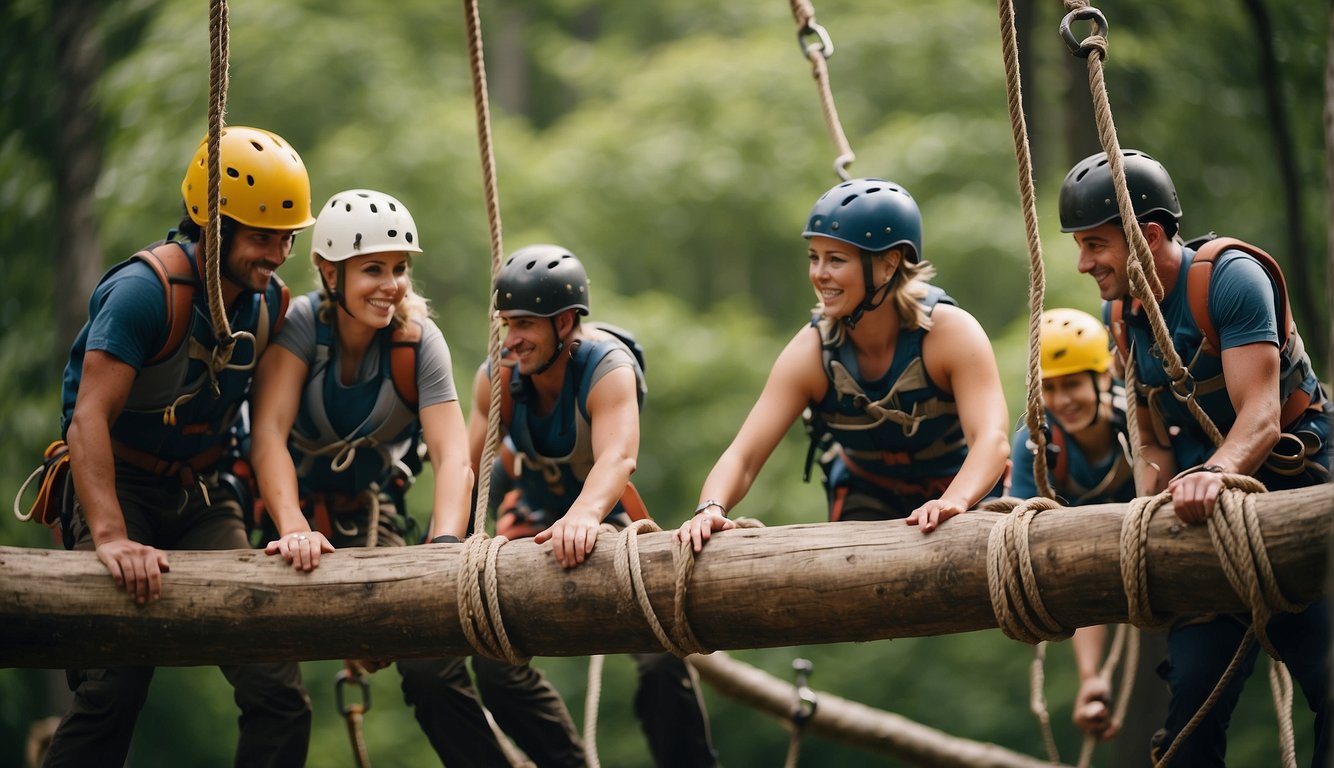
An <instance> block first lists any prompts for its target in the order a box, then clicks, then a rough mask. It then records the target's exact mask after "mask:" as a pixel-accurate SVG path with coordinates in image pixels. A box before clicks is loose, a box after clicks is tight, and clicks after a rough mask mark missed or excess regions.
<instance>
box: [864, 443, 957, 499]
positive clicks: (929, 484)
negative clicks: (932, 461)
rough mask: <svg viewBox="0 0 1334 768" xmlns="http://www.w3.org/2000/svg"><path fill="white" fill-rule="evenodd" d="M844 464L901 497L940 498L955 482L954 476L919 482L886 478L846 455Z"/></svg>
mask: <svg viewBox="0 0 1334 768" xmlns="http://www.w3.org/2000/svg"><path fill="white" fill-rule="evenodd" d="M843 463H844V465H845V466H847V468H848V471H849V472H851V473H852V474H853V475H855V476H857V477H858V478H860V479H862V480H866V481H867V482H870V483H873V484H875V485H878V486H880V487H881V488H884V489H885V490H887V491H890V492H891V493H897V494H900V495H907V494H920V495H922V496H925V497H926V498H928V499H932V498H938V497H940V496H942V495H943V494H944V493H945V491H946V490H947V489H948V488H949V486H950V482H951V481H953V480H954V477H953V476H944V477H923V478H919V479H917V480H900V479H899V478H897V477H886V476H885V475H878V474H876V473H874V472H870V471H867V470H866V469H863V468H862V467H859V466H857V462H856V461H854V460H853V459H852V457H850V456H848V455H847V454H846V453H845V454H844V455H843Z"/></svg>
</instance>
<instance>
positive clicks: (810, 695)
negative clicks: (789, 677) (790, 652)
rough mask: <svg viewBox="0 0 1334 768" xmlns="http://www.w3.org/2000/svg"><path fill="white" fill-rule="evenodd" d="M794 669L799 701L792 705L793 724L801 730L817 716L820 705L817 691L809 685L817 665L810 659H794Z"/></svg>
mask: <svg viewBox="0 0 1334 768" xmlns="http://www.w3.org/2000/svg"><path fill="white" fill-rule="evenodd" d="M792 670H793V671H794V672H796V675H797V682H796V688H797V703H796V704H795V705H794V706H793V707H792V715H791V718H792V724H793V725H795V726H796V727H797V730H801V729H802V728H805V727H806V723H808V722H810V720H811V718H812V717H815V710H816V708H817V707H818V706H819V703H820V702H819V700H818V698H817V697H816V695H815V691H813V690H811V688H810V686H809V685H807V684H806V683H807V681H808V680H809V679H810V676H811V673H812V672H814V671H815V665H814V664H812V663H811V662H810V661H809V660H808V659H793V660H792Z"/></svg>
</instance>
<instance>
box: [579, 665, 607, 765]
mask: <svg viewBox="0 0 1334 768" xmlns="http://www.w3.org/2000/svg"><path fill="white" fill-rule="evenodd" d="M606 659H607V657H606V656H603V655H602V654H600V653H598V654H594V655H592V656H589V657H588V691H587V693H585V694H584V760H585V762H586V763H587V766H588V768H602V760H601V759H600V758H599V757H598V704H599V703H600V702H601V701H602V666H603V662H604V661H606Z"/></svg>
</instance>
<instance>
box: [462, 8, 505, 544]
mask: <svg viewBox="0 0 1334 768" xmlns="http://www.w3.org/2000/svg"><path fill="white" fill-rule="evenodd" d="M463 5H464V18H465V20H466V23H467V30H468V69H469V71H470V72H471V74H472V92H473V107H474V108H475V110H476V113H477V143H478V149H479V153H480V155H481V160H482V187H483V189H484V191H485V194H486V220H487V225H488V229H489V231H490V234H491V285H492V298H491V307H492V311H491V312H490V325H489V328H490V335H489V337H488V339H489V340H488V343H487V359H488V360H490V361H491V410H490V412H489V413H488V414H487V420H486V445H485V447H484V448H483V450H482V460H481V463H480V464H479V465H478V468H479V470H478V471H479V473H480V474H481V477H479V478H478V479H477V507H476V509H475V510H474V511H473V532H474V535H485V532H486V507H487V504H488V502H489V501H490V498H491V465H492V463H493V462H494V461H495V456H496V446H497V445H498V444H499V442H500V399H501V391H500V390H501V385H500V318H499V317H498V316H497V315H496V313H495V311H494V307H495V289H494V286H495V284H496V276H497V275H498V274H499V273H500V265H501V261H502V260H503V258H504V254H505V245H504V236H503V231H502V228H501V223H500V191H499V189H498V188H497V185H496V157H495V151H494V149H493V146H492V140H491V108H490V97H489V96H488V92H487V86H486V61H485V55H484V51H483V49H482V19H481V14H480V13H479V12H478V10H477V0H464V4H463Z"/></svg>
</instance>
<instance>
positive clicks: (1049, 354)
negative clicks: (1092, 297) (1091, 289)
mask: <svg viewBox="0 0 1334 768" xmlns="http://www.w3.org/2000/svg"><path fill="white" fill-rule="evenodd" d="M1039 333H1040V336H1039V338H1040V339H1041V342H1042V361H1041V362H1042V378H1044V379H1046V378H1051V377H1053V376H1066V375H1068V374H1071V373H1080V372H1083V371H1095V372H1097V373H1103V372H1105V371H1106V370H1107V369H1108V368H1110V367H1111V365H1112V353H1111V350H1109V349H1108V347H1107V329H1106V328H1104V327H1103V324H1102V323H1100V322H1098V320H1097V319H1096V318H1094V317H1093V316H1092V315H1090V314H1088V313H1087V312H1080V311H1079V310H1077V309H1049V310H1047V311H1046V312H1043V313H1042V326H1041V329H1040V331H1039Z"/></svg>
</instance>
